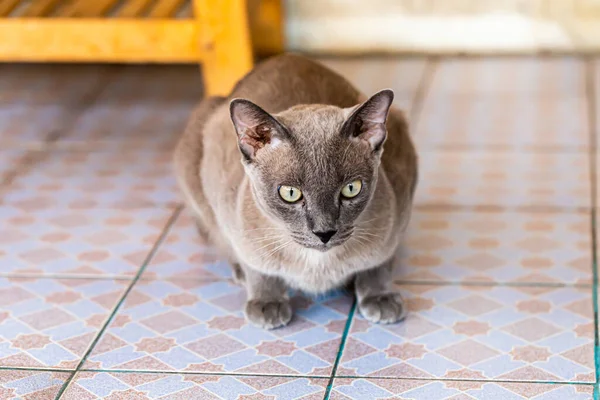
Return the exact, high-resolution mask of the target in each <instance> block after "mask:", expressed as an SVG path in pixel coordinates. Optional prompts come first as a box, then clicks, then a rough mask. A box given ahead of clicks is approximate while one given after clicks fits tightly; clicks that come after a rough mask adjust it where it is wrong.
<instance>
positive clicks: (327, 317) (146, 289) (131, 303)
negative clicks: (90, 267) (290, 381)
mask: <svg viewBox="0 0 600 400" xmlns="http://www.w3.org/2000/svg"><path fill="white" fill-rule="evenodd" d="M245 299H246V294H245V289H243V288H242V287H239V286H237V285H234V284H232V283H230V282H229V281H209V280H203V281H198V280H196V281H193V280H177V281H138V282H137V283H136V285H135V287H134V289H133V290H132V292H131V293H130V294H129V295H128V296H127V299H126V300H125V303H124V304H123V306H122V308H121V309H120V310H119V312H118V314H117V315H116V317H115V319H114V321H113V322H112V323H111V325H110V326H109V328H108V329H107V331H106V332H105V333H104V335H103V337H102V338H101V339H100V341H99V343H98V345H97V346H96V347H95V348H94V350H93V352H92V354H91V356H90V357H89V358H88V361H87V363H86V365H85V368H93V369H126V370H149V371H173V370H180V371H181V370H185V371H194V372H208V373H210V372H237V373H248V374H285V375H299V374H301V375H311V376H328V374H329V373H330V372H331V368H332V364H333V361H334V359H335V357H336V354H337V351H338V347H339V344H340V338H341V333H342V331H343V328H344V324H345V323H346V320H347V313H348V311H349V308H350V303H351V298H350V297H330V298H325V299H321V300H318V301H317V300H309V299H306V298H302V297H296V298H294V300H293V303H292V304H293V307H294V310H295V317H294V319H293V320H292V322H291V323H290V325H288V326H287V327H285V328H281V329H277V330H273V331H267V330H264V329H260V328H255V327H253V326H252V325H250V324H249V323H248V322H247V321H246V319H245V318H244V314H243V309H244V303H245Z"/></svg>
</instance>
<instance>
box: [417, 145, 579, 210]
mask: <svg viewBox="0 0 600 400" xmlns="http://www.w3.org/2000/svg"><path fill="white" fill-rule="evenodd" d="M588 162H589V157H588V155H587V154H584V153H582V154H576V153H541V154H540V153H500V152H482V151H477V152H464V151H439V152H421V154H420V162H419V164H420V168H421V171H420V179H419V184H418V187H417V193H416V197H415V204H417V205H436V206H439V205H457V206H495V207H500V208H502V207H508V208H531V207H533V208H535V207H542V208H546V207H551V208H557V207H558V208H588V207H590V205H591V203H590V202H591V200H590V175H589V165H588Z"/></svg>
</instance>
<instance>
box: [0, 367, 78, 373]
mask: <svg viewBox="0 0 600 400" xmlns="http://www.w3.org/2000/svg"><path fill="white" fill-rule="evenodd" d="M0 371H39V372H75V369H61V368H46V367H17V366H15V367H6V366H3V365H2V366H0Z"/></svg>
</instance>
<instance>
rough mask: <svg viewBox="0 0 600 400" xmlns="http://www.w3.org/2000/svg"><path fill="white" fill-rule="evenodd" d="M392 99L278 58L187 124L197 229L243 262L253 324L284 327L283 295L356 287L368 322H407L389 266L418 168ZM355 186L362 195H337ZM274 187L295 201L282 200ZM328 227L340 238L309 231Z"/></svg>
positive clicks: (187, 174) (184, 149)
mask: <svg viewBox="0 0 600 400" xmlns="http://www.w3.org/2000/svg"><path fill="white" fill-rule="evenodd" d="M392 98H393V94H392V93H391V91H382V92H379V93H377V94H375V95H374V96H372V97H371V98H370V99H367V98H366V97H365V96H363V95H361V94H360V93H359V92H358V91H357V90H356V89H354V88H353V87H352V86H351V85H350V84H349V83H348V82H347V81H346V80H345V79H344V78H342V77H340V76H339V75H337V74H335V73H334V72H332V71H330V70H328V69H327V68H325V67H323V66H321V65H320V64H317V63H314V62H312V61H309V60H307V59H305V58H302V57H299V56H294V55H284V56H280V57H276V58H274V59H271V60H269V61H267V62H265V63H263V64H261V65H259V66H257V67H256V68H255V70H254V71H253V72H251V73H250V74H249V75H248V76H246V77H245V78H244V79H243V80H242V81H241V82H240V83H239V84H238V85H237V86H236V88H235V89H234V91H233V93H232V94H231V95H230V96H229V99H227V100H224V99H215V98H209V99H205V100H204V101H203V103H202V104H201V105H200V106H199V108H198V110H197V111H196V113H195V115H194V116H193V117H192V119H191V120H190V123H189V125H188V128H187V129H186V132H185V133H184V136H183V137H182V139H181V142H180V145H179V146H178V148H177V151H176V154H175V165H176V170H177V175H178V178H179V183H180V186H181V187H182V191H183V193H184V196H185V199H186V202H187V203H188V205H189V206H190V208H191V209H192V210H193V211H194V213H195V214H196V216H197V217H198V219H199V221H200V222H199V225H200V227H201V228H202V229H201V230H202V231H203V232H205V233H207V234H208V235H209V236H210V238H211V240H212V241H213V242H214V243H215V245H216V246H217V247H218V248H219V249H221V251H222V252H223V253H224V254H225V255H226V256H227V257H228V258H229V260H230V261H231V262H232V263H234V264H236V265H238V266H239V267H238V268H237V271H236V276H237V277H238V278H239V279H243V280H244V281H245V285H246V288H247V292H248V304H247V305H246V315H247V317H248V319H249V320H250V321H252V322H253V323H255V324H257V325H259V326H262V327H265V328H268V329H271V328H276V327H278V326H282V325H285V324H287V323H288V322H289V320H290V319H291V307H290V303H289V299H288V298H287V289H288V288H299V289H302V290H304V291H308V292H312V293H322V292H325V291H327V290H330V289H333V288H336V287H339V286H342V285H344V284H345V283H347V282H349V281H350V280H352V279H355V287H356V294H357V298H358V304H359V310H360V311H361V312H362V313H363V315H364V316H365V317H366V318H367V319H369V320H372V321H375V322H382V323H391V322H396V321H398V320H400V319H401V318H402V317H403V315H404V308H403V306H402V303H401V298H400V296H399V295H397V294H396V293H394V292H393V290H392V288H391V286H390V282H391V267H390V265H391V262H390V260H391V259H392V257H393V255H394V253H395V251H396V249H397V247H398V245H399V242H400V239H401V236H402V233H403V230H404V227H405V225H406V221H407V220H408V218H409V215H410V208H411V202H412V196H413V193H414V188H415V185H416V171H417V169H416V164H417V161H416V155H415V152H414V148H413V146H412V143H411V141H410V139H409V136H408V129H407V125H406V121H405V119H404V116H403V115H402V113H401V112H400V111H398V110H396V109H394V108H393V107H392V108H391V109H389V114H388V108H389V106H390V103H391V100H392ZM386 116H387V120H386ZM232 121H233V123H232ZM386 128H387V129H386ZM386 138H387V140H386ZM357 179H358V180H361V181H362V183H363V187H362V191H361V192H360V193H359V194H358V195H357V196H356V197H355V198H352V199H345V198H342V197H341V195H340V192H341V190H342V188H343V187H344V185H346V184H347V183H349V182H351V181H354V180H357ZM281 185H287V186H293V187H296V188H299V189H301V190H302V193H303V198H302V199H301V200H300V201H298V202H297V203H287V202H285V201H283V200H282V198H281V197H280V196H279V193H278V188H279V186H281ZM329 231H331V232H333V231H335V232H337V233H335V235H334V236H333V237H332V238H331V239H330V241H329V242H327V243H323V241H322V240H320V238H319V237H318V236H317V235H316V234H315V233H314V232H317V233H318V232H329Z"/></svg>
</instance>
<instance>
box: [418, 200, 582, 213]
mask: <svg viewBox="0 0 600 400" xmlns="http://www.w3.org/2000/svg"><path fill="white" fill-rule="evenodd" d="M413 210H417V211H422V212H448V213H450V212H469V213H496V214H502V213H512V214H588V213H590V212H591V210H592V207H591V205H590V206H589V207H584V206H582V207H562V206H542V205H532V206H499V205H491V204H474V205H460V204H432V203H429V204H427V203H421V204H418V203H417V204H415V205H414V206H413Z"/></svg>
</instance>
